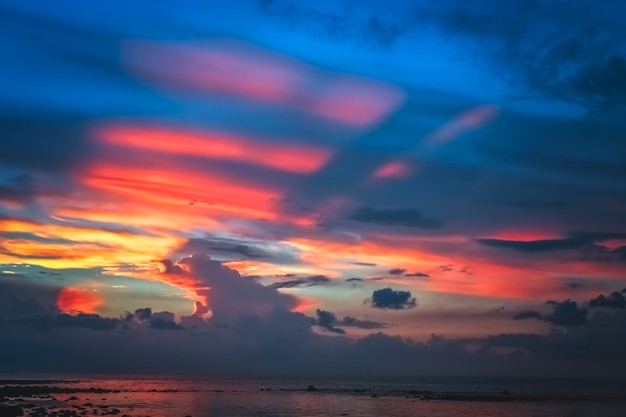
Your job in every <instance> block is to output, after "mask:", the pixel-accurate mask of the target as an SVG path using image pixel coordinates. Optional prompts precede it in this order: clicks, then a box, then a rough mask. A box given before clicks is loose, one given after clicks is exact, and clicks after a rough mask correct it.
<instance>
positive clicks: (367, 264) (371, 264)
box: [352, 262, 378, 266]
mask: <svg viewBox="0 0 626 417" xmlns="http://www.w3.org/2000/svg"><path fill="white" fill-rule="evenodd" d="M352 264H353V265H359V266H378V264H375V263H373V262H352Z"/></svg>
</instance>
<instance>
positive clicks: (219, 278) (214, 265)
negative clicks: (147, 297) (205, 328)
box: [163, 253, 298, 323]
mask: <svg viewBox="0 0 626 417" xmlns="http://www.w3.org/2000/svg"><path fill="white" fill-rule="evenodd" d="M163 265H164V266H165V273H167V274H173V275H175V277H174V278H178V279H184V280H185V282H187V283H190V284H192V285H193V287H194V289H195V292H196V293H197V294H198V296H201V297H204V298H205V299H206V300H207V304H206V305H205V304H203V303H201V304H200V307H201V309H204V308H208V309H210V310H211V312H212V315H213V317H214V318H215V319H216V320H218V321H223V322H224V323H228V322H232V320H234V319H235V318H236V317H238V316H242V315H248V314H256V315H261V316H263V315H267V314H269V313H271V312H272V311H274V310H285V311H290V310H292V309H294V308H295V307H296V306H297V304H298V300H297V299H296V298H295V297H294V296H292V295H288V294H282V293H280V292H279V291H277V290H276V288H270V287H265V286H263V285H262V284H260V283H258V282H256V281H254V280H251V279H247V278H244V277H242V276H241V275H240V274H239V272H237V271H235V270H234V269H231V268H229V267H227V266H226V265H224V264H222V263H221V262H219V261H216V260H213V259H211V257H210V256H209V255H207V254H205V253H197V254H194V255H192V256H190V257H186V258H183V259H181V260H180V261H178V262H172V261H171V260H165V261H163Z"/></svg>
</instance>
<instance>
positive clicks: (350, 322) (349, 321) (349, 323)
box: [337, 316, 389, 329]
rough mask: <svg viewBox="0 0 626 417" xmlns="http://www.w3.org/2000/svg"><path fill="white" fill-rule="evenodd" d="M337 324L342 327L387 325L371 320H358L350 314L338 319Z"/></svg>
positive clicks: (373, 327) (377, 327)
mask: <svg viewBox="0 0 626 417" xmlns="http://www.w3.org/2000/svg"><path fill="white" fill-rule="evenodd" d="M337 324H338V325H339V326H343V327H356V328H359V329H384V328H386V327H389V325H388V324H386V323H380V322H378V321H372V320H360V319H357V318H356V317H352V316H345V317H344V318H343V319H341V320H340V321H338V322H337Z"/></svg>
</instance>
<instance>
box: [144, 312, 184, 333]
mask: <svg viewBox="0 0 626 417" xmlns="http://www.w3.org/2000/svg"><path fill="white" fill-rule="evenodd" d="M150 327H151V328H153V329H158V330H185V329H184V327H182V326H181V325H179V324H178V323H176V317H175V316H174V314H173V313H170V312H169V311H161V312H158V313H153V314H152V316H151V318H150Z"/></svg>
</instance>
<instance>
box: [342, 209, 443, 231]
mask: <svg viewBox="0 0 626 417" xmlns="http://www.w3.org/2000/svg"><path fill="white" fill-rule="evenodd" d="M348 218H349V219H350V220H353V221H357V222H362V223H373V224H379V225H382V226H397V227H411V228H417V229H438V228H441V227H442V223H441V222H439V221H437V220H433V219H429V218H426V217H424V216H422V214H421V213H420V212H419V211H417V210H415V209H375V208H371V207H361V208H359V209H357V210H355V211H353V212H352V213H351V214H350V215H349V216H348Z"/></svg>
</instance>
